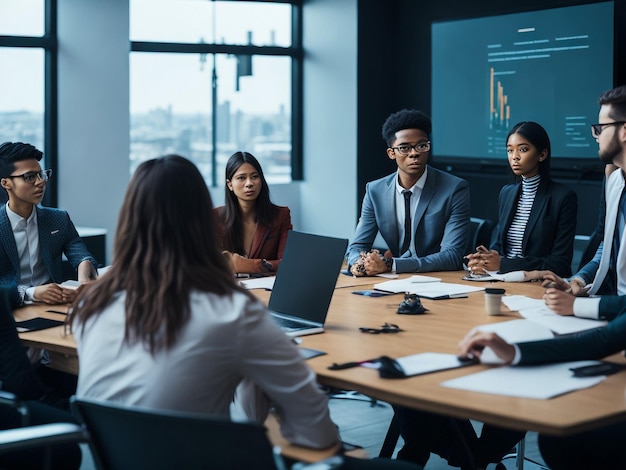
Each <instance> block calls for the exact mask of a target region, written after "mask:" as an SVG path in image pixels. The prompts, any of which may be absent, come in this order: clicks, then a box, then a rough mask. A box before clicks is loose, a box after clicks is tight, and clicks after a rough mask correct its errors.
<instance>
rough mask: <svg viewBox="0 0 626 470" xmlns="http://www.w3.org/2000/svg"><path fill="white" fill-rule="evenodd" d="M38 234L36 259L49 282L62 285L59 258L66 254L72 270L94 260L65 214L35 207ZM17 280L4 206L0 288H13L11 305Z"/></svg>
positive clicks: (0, 216)
mask: <svg viewBox="0 0 626 470" xmlns="http://www.w3.org/2000/svg"><path fill="white" fill-rule="evenodd" d="M35 207H36V210H37V228H38V231H39V255H40V256H41V259H42V260H43V263H44V265H45V267H46V270H47V271H48V275H49V276H50V282H56V283H59V282H62V281H63V279H62V263H61V261H62V255H63V254H65V256H66V257H67V259H68V260H69V262H70V263H71V264H72V267H73V268H74V269H77V268H78V265H79V264H80V263H81V262H83V261H85V260H89V261H91V264H92V265H93V267H94V269H96V268H97V264H96V260H95V259H94V258H93V257H92V256H91V254H90V253H89V251H88V250H87V247H86V246H85V243H84V242H83V241H82V240H81V238H80V237H79V236H78V232H77V231H76V228H75V227H74V224H73V223H72V221H71V220H70V217H69V215H68V214H67V212H65V211H64V210H61V209H53V208H50V207H40V206H35ZM19 278H20V260H19V257H18V254H17V246H16V244H15V237H14V235H13V230H12V228H11V222H10V221H9V217H8V215H7V209H6V204H2V205H1V206H0V285H5V286H11V287H14V295H13V297H14V303H15V300H16V299H17V298H18V297H17V284H18V282H19Z"/></svg>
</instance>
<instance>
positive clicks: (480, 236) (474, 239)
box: [464, 217, 494, 254]
mask: <svg viewBox="0 0 626 470" xmlns="http://www.w3.org/2000/svg"><path fill="white" fill-rule="evenodd" d="M493 229H494V224H493V221H491V220H490V219H480V218H478V217H470V238H469V241H468V245H467V248H466V252H465V253H464V254H468V253H474V252H475V251H476V247H478V246H480V245H483V246H484V247H486V248H489V245H491V235H492V233H493Z"/></svg>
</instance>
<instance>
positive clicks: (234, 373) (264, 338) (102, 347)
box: [73, 292, 338, 448]
mask: <svg viewBox="0 0 626 470" xmlns="http://www.w3.org/2000/svg"><path fill="white" fill-rule="evenodd" d="M124 301H125V294H124V293H121V294H119V295H117V296H116V298H115V299H114V300H113V302H112V303H111V304H109V305H108V306H107V307H106V308H105V309H104V310H103V311H102V312H101V313H100V314H99V315H97V316H96V317H93V318H91V319H90V320H89V321H88V322H87V323H86V324H85V325H84V326H85V328H84V330H83V325H81V324H74V325H73V331H74V336H75V338H76V342H77V345H78V355H79V363H80V365H79V375H78V389H77V393H76V394H77V396H78V397H86V398H92V399H97V400H110V401H114V402H117V403H122V404H126V405H135V406H145V407H150V408H156V409H169V410H179V411H189V412H202V413H211V414H215V415H222V416H226V417H229V416H230V412H229V407H230V405H231V402H233V399H234V397H235V390H236V389H237V387H238V385H239V384H240V382H242V380H243V379H245V381H244V384H242V385H247V386H242V387H240V388H239V391H238V397H237V398H238V400H240V401H241V402H242V407H243V408H244V409H245V410H246V411H247V413H248V416H249V417H250V419H256V420H257V421H263V420H264V419H265V416H266V414H267V405H268V404H269V403H264V402H263V400H261V401H259V400H258V397H259V396H261V395H262V394H260V393H258V391H259V390H258V389H256V387H258V388H259V389H260V390H262V391H263V392H264V393H263V395H265V396H266V397H267V398H269V401H270V402H271V403H272V404H273V405H274V406H275V407H276V408H277V409H278V411H279V413H280V416H281V419H280V423H281V432H282V434H283V436H284V437H285V438H286V439H287V440H289V441H290V442H292V443H295V444H299V445H304V446H308V447H316V448H322V447H327V446H330V445H332V444H333V443H335V442H336V441H337V440H338V433H337V429H336V427H335V425H334V424H333V422H332V421H331V419H330V415H329V412H328V402H327V397H326V395H325V394H324V393H323V392H322V391H321V390H320V389H319V387H318V385H317V383H316V381H315V374H314V373H313V371H311V369H310V368H309V367H308V366H307V365H306V363H305V362H304V360H303V358H302V357H301V355H300V353H299V352H298V350H297V349H296V347H295V346H294V344H293V343H292V342H291V339H290V338H288V337H287V336H286V335H285V334H284V333H283V332H282V331H281V330H280V329H279V328H278V327H277V326H276V324H275V323H274V321H273V320H272V319H271V317H270V316H269V315H268V313H267V310H266V308H265V307H264V306H263V304H262V303H261V302H259V301H257V300H252V299H250V298H248V297H247V296H245V295H244V294H242V293H240V292H236V293H234V294H233V295H232V296H230V297H220V296H218V295H215V294H209V293H201V292H194V293H192V294H191V297H190V307H191V317H190V319H189V322H188V323H187V325H186V326H185V327H183V329H182V330H181V331H180V333H179V337H178V339H177V341H176V343H175V344H174V345H173V346H172V348H171V349H169V350H164V351H160V352H158V353H156V354H155V355H154V356H152V355H151V354H150V353H149V351H148V349H147V348H146V347H145V346H144V345H143V344H142V343H139V342H136V341H133V342H130V343H129V342H125V341H124V324H125V320H124V315H125V308H124ZM250 384H254V385H255V386H256V387H254V386H252V387H251V386H250Z"/></svg>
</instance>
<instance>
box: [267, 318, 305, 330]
mask: <svg viewBox="0 0 626 470" xmlns="http://www.w3.org/2000/svg"><path fill="white" fill-rule="evenodd" d="M272 318H274V321H275V322H276V323H278V326H280V327H282V328H291V329H297V328H306V325H305V324H304V323H302V322H299V321H296V320H291V319H289V318H282V317H277V316H275V315H274V316H272Z"/></svg>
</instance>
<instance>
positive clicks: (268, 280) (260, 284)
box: [239, 276, 276, 290]
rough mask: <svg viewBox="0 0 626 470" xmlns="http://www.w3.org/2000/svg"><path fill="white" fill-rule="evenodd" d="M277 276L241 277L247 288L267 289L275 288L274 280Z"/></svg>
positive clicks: (242, 283) (243, 284)
mask: <svg viewBox="0 0 626 470" xmlns="http://www.w3.org/2000/svg"><path fill="white" fill-rule="evenodd" d="M275 280H276V276H266V277H256V278H252V279H241V280H240V281H239V282H241V285H242V286H244V287H245V288H246V289H267V290H272V289H273V288H274V281H275Z"/></svg>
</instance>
